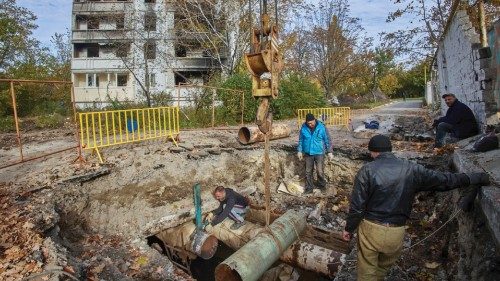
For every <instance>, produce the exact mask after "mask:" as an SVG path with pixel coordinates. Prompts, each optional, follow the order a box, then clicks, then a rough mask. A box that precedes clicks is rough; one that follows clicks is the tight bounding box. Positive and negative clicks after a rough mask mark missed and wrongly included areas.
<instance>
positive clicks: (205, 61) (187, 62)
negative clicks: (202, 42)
mask: <svg viewBox="0 0 500 281" xmlns="http://www.w3.org/2000/svg"><path fill="white" fill-rule="evenodd" d="M219 67H220V66H219V64H218V62H217V61H216V60H214V59H213V58H210V57H177V58H176V62H175V64H174V65H173V68H175V69H176V70H209V69H212V68H219Z"/></svg>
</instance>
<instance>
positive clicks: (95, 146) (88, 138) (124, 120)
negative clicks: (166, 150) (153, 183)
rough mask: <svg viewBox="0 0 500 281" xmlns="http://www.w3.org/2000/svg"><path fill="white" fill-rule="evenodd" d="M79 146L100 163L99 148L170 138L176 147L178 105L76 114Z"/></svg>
mask: <svg viewBox="0 0 500 281" xmlns="http://www.w3.org/2000/svg"><path fill="white" fill-rule="evenodd" d="M78 116H79V119H80V137H81V145H82V148H84V149H92V150H93V151H95V152H96V153H97V155H98V157H99V160H100V161H101V163H102V162H103V160H102V157H101V154H100V152H99V148H102V147H108V146H113V145H119V144H124V143H132V142H137V141H144V140H151V139H157V138H162V137H169V138H171V139H172V140H173V141H174V143H175V145H176V146H177V142H176V140H175V139H176V137H177V136H178V135H179V131H180V129H179V107H155V108H141V109H126V110H112V111H98V112H83V113H78Z"/></svg>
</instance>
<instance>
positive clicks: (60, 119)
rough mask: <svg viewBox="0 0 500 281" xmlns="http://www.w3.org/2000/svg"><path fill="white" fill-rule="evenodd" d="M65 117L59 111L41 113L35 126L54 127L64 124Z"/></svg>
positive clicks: (39, 127) (40, 127)
mask: <svg viewBox="0 0 500 281" xmlns="http://www.w3.org/2000/svg"><path fill="white" fill-rule="evenodd" d="M64 119H65V117H64V116H62V115H61V114H59V113H52V114H47V115H40V116H37V117H35V119H34V122H35V127H36V128H38V129H53V128H59V127H62V126H63V125H64Z"/></svg>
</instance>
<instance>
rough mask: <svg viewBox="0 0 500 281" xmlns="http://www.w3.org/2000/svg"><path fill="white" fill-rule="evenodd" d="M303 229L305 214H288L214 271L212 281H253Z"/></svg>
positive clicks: (291, 211)
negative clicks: (213, 280)
mask: <svg viewBox="0 0 500 281" xmlns="http://www.w3.org/2000/svg"><path fill="white" fill-rule="evenodd" d="M305 227H306V214H305V213H303V212H299V211H295V210H289V211H287V212H286V213H285V214H284V215H282V216H281V217H279V218H278V219H276V220H275V221H274V222H273V223H272V224H271V225H269V227H268V228H266V229H265V230H264V231H262V232H261V233H259V234H258V235H257V236H256V237H255V238H254V239H252V240H250V241H249V242H248V243H246V244H245V245H244V246H243V247H241V248H240V249H239V250H238V251H236V252H235V253H234V254H233V255H231V256H230V257H229V258H227V259H226V260H225V261H223V262H222V263H220V264H219V265H218V266H217V267H216V268H215V280H217V281H232V280H245V281H256V280H258V279H259V278H260V277H261V276H262V274H263V273H264V272H265V271H266V270H267V269H269V267H271V266H272V264H273V263H274V262H276V261H277V260H278V259H279V257H280V256H281V254H282V253H283V252H284V251H285V250H286V249H287V248H288V247H289V246H290V245H291V244H292V243H293V242H294V241H295V240H296V239H297V238H298V237H299V233H301V232H302V231H303V230H304V228H305Z"/></svg>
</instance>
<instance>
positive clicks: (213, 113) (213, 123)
mask: <svg viewBox="0 0 500 281" xmlns="http://www.w3.org/2000/svg"><path fill="white" fill-rule="evenodd" d="M215 91H216V90H215V89H212V128H213V127H215Z"/></svg>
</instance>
